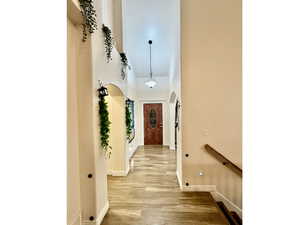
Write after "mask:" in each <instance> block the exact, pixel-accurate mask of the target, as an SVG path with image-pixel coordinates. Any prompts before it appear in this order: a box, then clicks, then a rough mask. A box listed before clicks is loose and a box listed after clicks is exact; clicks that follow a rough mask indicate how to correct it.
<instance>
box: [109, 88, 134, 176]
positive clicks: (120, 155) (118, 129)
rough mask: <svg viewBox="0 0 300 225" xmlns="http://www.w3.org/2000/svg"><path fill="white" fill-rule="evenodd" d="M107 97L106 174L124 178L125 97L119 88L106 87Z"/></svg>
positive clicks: (125, 158)
mask: <svg viewBox="0 0 300 225" xmlns="http://www.w3.org/2000/svg"><path fill="white" fill-rule="evenodd" d="M107 90H108V93H109V95H108V96H107V98H106V99H107V103H108V111H109V120H110V122H111V125H110V139H109V143H110V146H111V147H112V150H111V152H112V153H111V156H110V158H109V159H108V160H107V162H108V163H107V167H108V168H107V169H108V174H109V175H112V176H126V175H127V173H128V171H129V161H128V146H127V139H126V123H125V101H126V97H125V96H124V94H123V92H122V91H121V89H120V88H119V87H117V86H116V85H114V84H109V85H107Z"/></svg>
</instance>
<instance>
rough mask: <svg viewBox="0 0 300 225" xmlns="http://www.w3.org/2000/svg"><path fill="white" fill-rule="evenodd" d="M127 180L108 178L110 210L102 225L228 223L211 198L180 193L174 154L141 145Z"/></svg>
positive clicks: (206, 224) (163, 148)
mask: <svg viewBox="0 0 300 225" xmlns="http://www.w3.org/2000/svg"><path fill="white" fill-rule="evenodd" d="M133 160H134V167H133V170H132V171H130V172H129V174H128V176H127V177H112V176H108V192H109V193H108V194H109V204H110V209H109V211H108V213H107V215H106V216H105V218H104V220H103V222H102V223H101V224H102V225H183V224H184V225H200V224H203V225H208V224H211V225H221V224H227V223H226V221H225V220H224V218H223V217H222V216H221V214H220V213H219V211H218V209H217V208H216V205H215V203H214V200H213V199H212V197H211V195H210V194H209V193H206V192H181V190H180V188H179V185H178V182H177V178H176V158H175V151H172V150H169V149H168V148H167V147H161V146H142V147H139V149H138V150H137V151H136V153H135V155H134V156H133Z"/></svg>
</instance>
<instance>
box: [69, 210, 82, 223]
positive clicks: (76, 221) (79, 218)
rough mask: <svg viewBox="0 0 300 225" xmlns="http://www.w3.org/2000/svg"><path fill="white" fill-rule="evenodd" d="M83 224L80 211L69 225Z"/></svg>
mask: <svg viewBox="0 0 300 225" xmlns="http://www.w3.org/2000/svg"><path fill="white" fill-rule="evenodd" d="M80 224H81V213H80V211H79V212H78V213H77V215H76V216H75V218H74V219H73V220H72V222H70V223H69V224H68V225H80Z"/></svg>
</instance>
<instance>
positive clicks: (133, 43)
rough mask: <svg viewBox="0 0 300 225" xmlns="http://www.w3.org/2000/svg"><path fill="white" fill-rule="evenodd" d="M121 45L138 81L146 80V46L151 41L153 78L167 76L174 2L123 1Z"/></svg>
mask: <svg viewBox="0 0 300 225" xmlns="http://www.w3.org/2000/svg"><path fill="white" fill-rule="evenodd" d="M124 2H125V5H124V45H125V49H127V55H128V57H129V59H130V63H131V66H132V67H133V69H134V71H135V74H136V75H137V76H138V77H144V76H149V44H148V40H150V39H151V40H152V41H153V44H152V69H153V76H154V78H155V77H156V76H168V73H169V65H170V60H171V55H172V48H173V47H174V42H175V40H176V37H175V35H176V34H177V33H176V23H175V22H174V21H176V18H177V17H178V15H177V14H176V13H177V10H176V2H177V0H151V1H149V0H126V1H124Z"/></svg>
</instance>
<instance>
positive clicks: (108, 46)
mask: <svg viewBox="0 0 300 225" xmlns="http://www.w3.org/2000/svg"><path fill="white" fill-rule="evenodd" d="M102 31H103V34H104V46H105V52H106V58H107V62H109V61H110V60H112V54H111V53H112V50H113V37H112V33H111V30H110V29H109V28H108V27H107V26H105V25H104V24H102Z"/></svg>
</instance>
